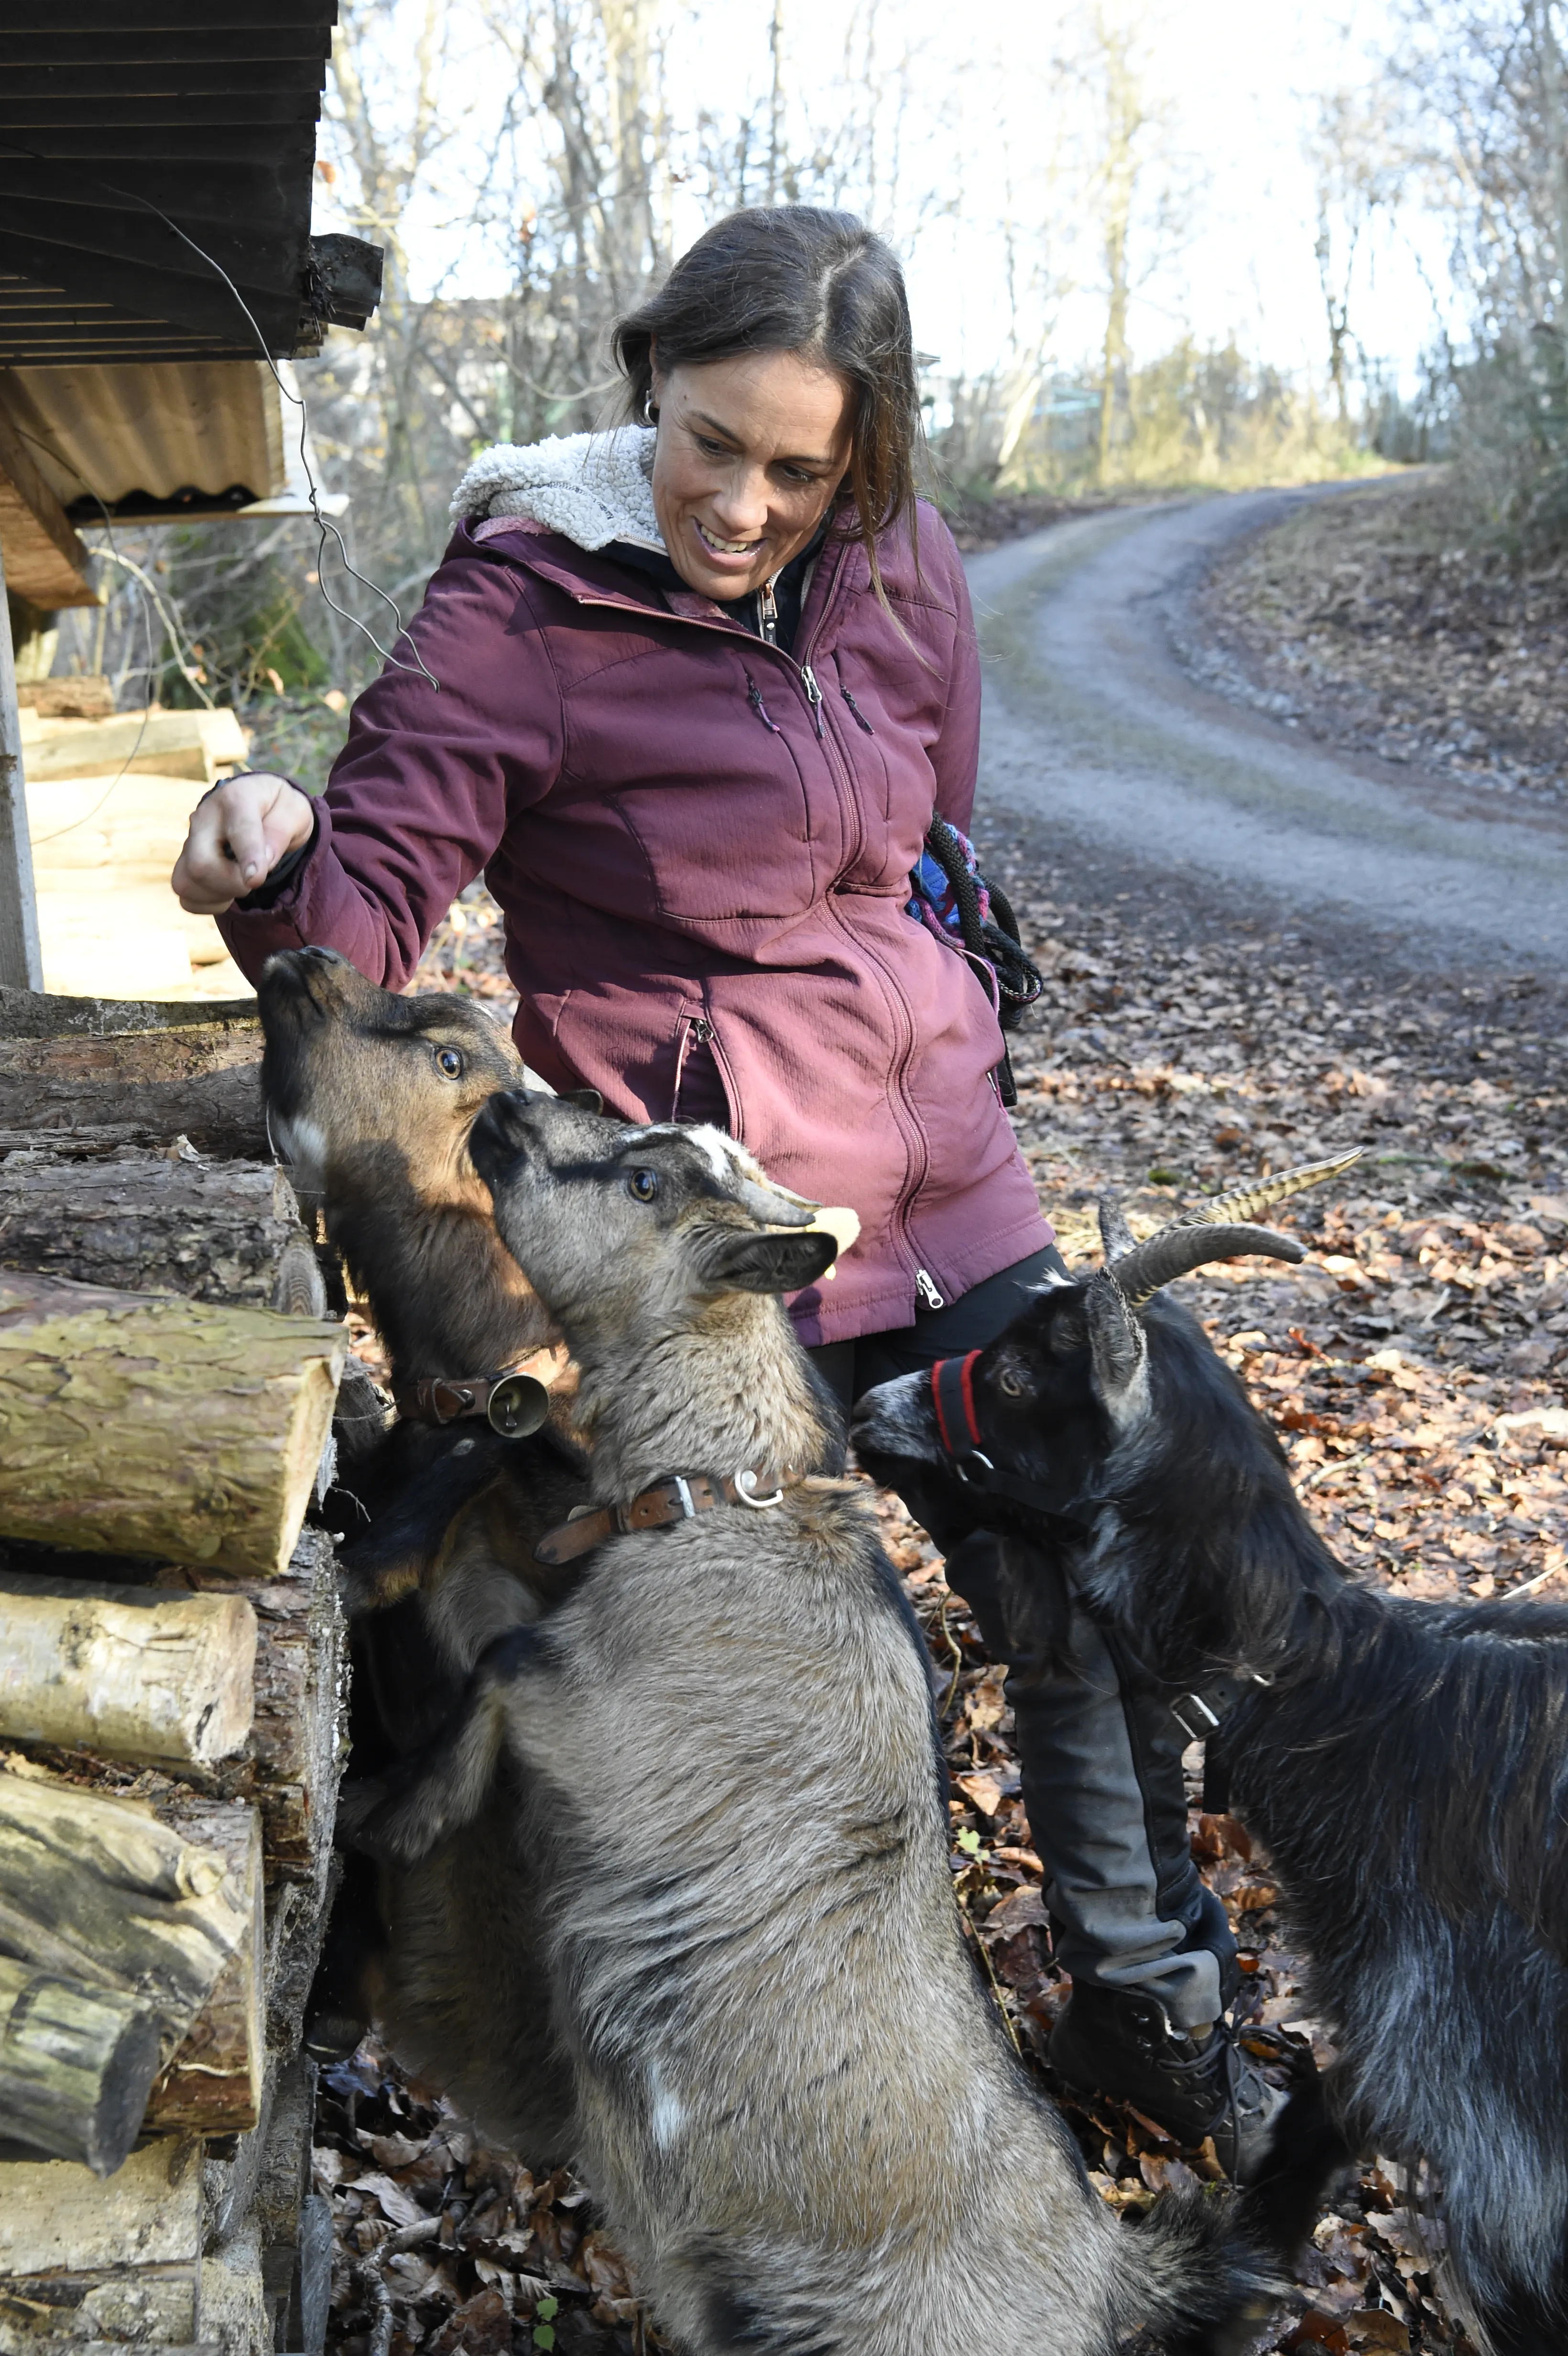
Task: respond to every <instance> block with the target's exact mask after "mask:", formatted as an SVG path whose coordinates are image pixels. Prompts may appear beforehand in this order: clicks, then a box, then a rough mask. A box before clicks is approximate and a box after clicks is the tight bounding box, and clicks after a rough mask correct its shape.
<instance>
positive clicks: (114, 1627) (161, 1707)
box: [0, 1571, 256, 1765]
mask: <svg viewBox="0 0 1568 2356" xmlns="http://www.w3.org/2000/svg"><path fill="white" fill-rule="evenodd" d="M255 1669H256V1614H255V1612H254V1611H253V1609H252V1608H251V1605H250V1604H249V1603H248V1602H247V1601H245V1599H244V1597H243V1596H240V1595H225V1594H216V1595H189V1596H172V1595H164V1594H160V1593H159V1592H158V1591H157V1590H155V1589H152V1588H146V1587H99V1586H85V1585H83V1584H81V1583H80V1581H78V1580H51V1579H34V1578H31V1577H29V1576H28V1575H27V1573H26V1572H19V1573H18V1572H12V1573H9V1574H7V1573H5V1572H4V1571H0V1735H5V1736H9V1737H11V1738H12V1739H17V1738H19V1739H21V1740H24V1741H30V1742H58V1743H61V1744H64V1745H67V1746H69V1745H71V1744H74V1743H80V1744H84V1745H85V1746H86V1747H87V1748H88V1749H90V1750H93V1751H106V1752H108V1753H109V1754H110V1755H111V1756H112V1757H118V1758H124V1759H170V1760H188V1761H190V1762H193V1763H195V1764H200V1765H206V1764H208V1763H209V1762H211V1761H213V1760H215V1759H227V1758H229V1756H230V1755H231V1754H232V1753H233V1752H234V1751H239V1750H240V1748H241V1747H242V1746H243V1744H244V1742H245V1740H246V1738H247V1737H248V1735H249V1734H250V1731H251V1720H252V1718H253V1716H254V1714H255V1693H254V1688H253V1683H252V1680H253V1678H254V1676H255Z"/></svg>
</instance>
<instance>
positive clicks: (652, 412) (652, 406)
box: [643, 384, 659, 425]
mask: <svg viewBox="0 0 1568 2356" xmlns="http://www.w3.org/2000/svg"><path fill="white" fill-rule="evenodd" d="M658 422H659V412H658V406H657V404H656V402H655V400H654V389H653V386H652V385H651V384H650V385H649V387H648V389H647V391H646V392H645V393H644V395H643V423H644V424H645V425H656V424H657V423H658Z"/></svg>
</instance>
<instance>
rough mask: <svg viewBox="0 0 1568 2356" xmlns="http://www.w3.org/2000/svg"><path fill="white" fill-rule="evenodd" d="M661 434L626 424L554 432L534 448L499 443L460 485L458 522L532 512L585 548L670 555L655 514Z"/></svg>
mask: <svg viewBox="0 0 1568 2356" xmlns="http://www.w3.org/2000/svg"><path fill="white" fill-rule="evenodd" d="M655 441H656V435H655V434H653V433H652V432H651V430H650V429H649V428H648V427H646V426H643V425H620V426H617V427H616V428H615V429H614V431H613V433H609V434H551V435H550V437H549V440H548V441H545V442H532V443H529V444H528V445H527V446H526V447H520V446H519V445H518V444H516V443H512V442H497V443H496V444H495V446H494V447H493V448H492V449H489V450H486V451H485V453H484V455H482V456H481V457H478V458H475V461H474V464H473V465H472V466H470V467H469V469H468V472H467V473H466V474H465V475H464V477H463V480H462V481H461V482H460V483H459V484H458V486H457V488H456V490H455V491H454V492H453V499H452V514H453V520H454V521H456V522H459V523H462V522H464V521H467V520H469V519H480V518H487V517H494V516H527V517H528V518H529V519H531V520H532V521H533V522H535V523H542V524H543V525H544V526H545V528H546V529H547V530H549V531H559V532H560V534H561V536H562V538H563V539H566V540H570V541H573V542H575V544H576V545H577V547H579V548H590V549H594V548H607V547H608V546H609V544H610V542H611V541H613V540H624V541H630V543H631V545H632V546H633V547H634V548H647V549H652V550H653V551H654V552H656V554H658V555H661V556H662V555H665V554H667V550H666V547H665V543H664V535H663V534H662V532H661V531H660V530H659V527H658V518H657V517H656V514H655V513H654V494H653V480H652V477H653V464H654V444H655Z"/></svg>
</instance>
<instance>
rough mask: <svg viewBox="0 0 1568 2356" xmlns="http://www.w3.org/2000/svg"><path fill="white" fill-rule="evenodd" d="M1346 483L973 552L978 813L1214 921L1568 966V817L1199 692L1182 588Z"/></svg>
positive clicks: (1110, 517) (1074, 527)
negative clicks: (1517, 806)
mask: <svg viewBox="0 0 1568 2356" xmlns="http://www.w3.org/2000/svg"><path fill="white" fill-rule="evenodd" d="M1332 496H1334V492H1333V490H1332V489H1328V490H1325V489H1317V490H1308V491H1258V492H1247V493H1242V494H1232V495H1230V496H1224V497H1215V498H1202V499H1197V500H1193V501H1190V502H1187V501H1184V502H1181V503H1178V504H1169V503H1167V504H1161V505H1159V506H1151V507H1139V508H1131V509H1127V508H1123V509H1114V510H1111V511H1109V512H1107V513H1106V514H1104V515H1098V516H1090V517H1081V518H1076V519H1073V520H1072V521H1070V522H1067V523H1063V524H1059V525H1056V526H1054V527H1052V528H1051V529H1049V530H1044V531H1040V532H1035V533H1032V534H1030V535H1029V537H1028V538H1027V539H1023V540H1018V541H1009V542H1008V543H1007V544H1005V545H1004V546H1002V547H1000V548H997V549H992V550H989V551H987V552H985V553H984V554H981V555H976V556H971V557H970V558H968V559H967V567H968V573H969V580H970V585H971V588H972V590H973V593H974V597H975V604H976V615H977V616H978V620H979V627H980V641H981V647H982V650H983V653H984V657H985V662H986V723H985V734H984V741H983V746H982V753H981V767H980V806H979V807H980V815H981V820H982V824H983V827H984V830H985V831H986V833H987V835H992V834H994V833H995V832H996V831H997V829H998V828H999V827H1001V826H1005V825H1012V826H1015V827H1017V828H1019V830H1022V831H1023V832H1025V833H1027V834H1028V835H1029V836H1030V837H1032V838H1034V839H1035V840H1036V841H1040V838H1041V837H1042V836H1044V837H1045V838H1046V839H1047V840H1048V841H1050V842H1051V845H1052V847H1053V849H1054V850H1055V851H1056V852H1057V853H1058V854H1059V862H1060V864H1061V865H1062V866H1065V867H1067V868H1068V869H1071V867H1072V863H1073V861H1074V859H1075V857H1084V858H1087V859H1090V860H1093V862H1094V863H1095V864H1096V865H1099V866H1104V865H1107V864H1108V865H1111V866H1114V867H1125V869H1126V870H1127V871H1129V878H1130V875H1131V873H1142V874H1144V875H1147V876H1151V877H1152V876H1153V875H1156V874H1158V875H1161V876H1163V877H1164V878H1165V879H1166V891H1167V894H1168V893H1169V890H1170V887H1171V886H1172V885H1174V886H1175V887H1176V889H1177V891H1178V893H1181V892H1182V890H1183V888H1184V887H1185V889H1186V890H1187V891H1188V892H1189V894H1190V897H1191V900H1192V903H1193V905H1192V908H1191V911H1190V913H1191V914H1192V915H1193V916H1195V917H1196V916H1199V913H1200V907H1201V908H1202V909H1203V910H1204V911H1206V912H1207V922H1208V923H1209V924H1215V923H1221V922H1222V921H1223V919H1224V915H1225V912H1226V910H1227V909H1228V908H1230V907H1232V906H1233V907H1234V908H1235V910H1236V911H1237V913H1238V914H1239V913H1240V912H1241V911H1242V909H1243V907H1244V908H1245V909H1246V910H1247V911H1248V912H1249V913H1251V912H1253V911H1255V910H1256V909H1257V908H1258V907H1260V906H1267V907H1269V908H1271V909H1272V910H1274V911H1275V912H1277V914H1278V915H1279V916H1284V917H1285V918H1287V919H1288V918H1297V919H1299V918H1302V917H1308V918H1312V919H1315V920H1317V922H1318V923H1319V924H1321V925H1322V926H1326V927H1327V928H1328V930H1329V931H1331V932H1335V933H1339V934H1340V935H1341V936H1344V935H1349V936H1350V937H1353V938H1355V939H1359V940H1360V943H1361V945H1362V947H1363V948H1364V949H1366V950H1372V951H1374V952H1381V955H1382V956H1384V957H1392V958H1394V959H1396V960H1403V958H1410V959H1412V960H1413V961H1414V962H1416V963H1418V964H1420V965H1422V966H1425V967H1429V968H1430V967H1434V966H1436V967H1442V966H1443V965H1444V964H1445V961H1446V960H1447V959H1448V958H1452V959H1453V961H1454V962H1455V963H1456V964H1457V965H1463V966H1466V967H1468V968H1470V969H1488V968H1489V969H1492V970H1493V971H1494V972H1497V971H1499V970H1500V969H1509V970H1518V969H1520V968H1521V967H1530V968H1532V969H1534V970H1535V971H1536V972H1537V973H1539V974H1540V975H1541V979H1542V980H1543V981H1544V980H1547V978H1548V977H1550V978H1551V979H1552V980H1553V981H1557V982H1561V981H1562V980H1563V979H1564V977H1568V824H1565V823H1564V822H1563V820H1562V819H1553V818H1552V817H1542V816H1541V815H1539V814H1537V813H1534V812H1531V813H1530V814H1529V815H1522V814H1521V815H1520V816H1518V817H1516V816H1514V815H1513V814H1512V813H1511V812H1507V813H1499V811H1498V810H1497V809H1496V808H1495V807H1493V808H1489V809H1485V810H1483V809H1481V808H1479V807H1478V806H1477V805H1476V804H1474V803H1472V802H1471V801H1470V800H1469V799H1468V798H1467V796H1466V794H1465V793H1464V792H1463V790H1462V789H1459V788H1456V787H1455V785H1454V784H1453V783H1452V781H1450V780H1447V779H1444V778H1439V777H1435V776H1430V775H1428V774H1426V773H1424V772H1422V771H1420V770H1417V769H1415V768H1413V767H1409V768H1405V767H1396V766H1393V765H1392V764H1391V763H1389V762H1386V761H1381V760H1379V759H1377V758H1376V757H1375V756H1372V755H1360V756H1358V755H1353V754H1347V753H1342V752H1339V751H1338V750H1335V749H1333V748H1331V747H1329V746H1327V745H1323V744H1314V743H1313V742H1311V741H1310V740H1309V739H1307V738H1306V737H1304V735H1303V734H1301V733H1300V732H1299V731H1297V730H1296V729H1295V728H1293V727H1291V726H1290V725H1289V724H1288V723H1285V722H1284V721H1280V720H1275V719H1273V718H1271V717H1270V716H1269V715H1268V714H1266V713H1264V712H1258V711H1255V710H1253V709H1251V708H1249V707H1247V706H1246V705H1244V704H1242V703H1233V702H1232V701H1229V700H1228V699H1226V698H1225V697H1224V696H1222V695H1221V694H1219V693H1217V692H1215V691H1212V690H1211V689H1210V688H1207V687H1205V686H1202V685H1200V683H1199V682H1198V681H1197V680H1195V679H1194V678H1193V677H1192V676H1191V675H1190V674H1189V671H1188V670H1186V669H1184V668H1183V667H1182V664H1181V663H1180V661H1179V659H1178V657H1177V654H1176V652H1175V650H1174V647H1173V642H1172V641H1173V637H1175V639H1176V640H1177V641H1178V642H1179V640H1180V639H1181V637H1182V635H1183V627H1182V626H1183V617H1184V613H1185V606H1186V600H1187V598H1188V597H1189V594H1190V592H1191V590H1192V589H1193V587H1194V586H1195V585H1196V584H1197V583H1198V582H1199V580H1200V578H1201V577H1202V574H1203V573H1204V572H1205V571H1206V570H1207V568H1208V566H1209V565H1210V564H1211V562H1212V561H1213V560H1214V558H1215V557H1216V556H1217V555H1218V554H1219V553H1220V552H1221V551H1222V550H1223V549H1224V548H1226V547H1227V546H1228V545H1229V544H1230V543H1232V541H1235V540H1237V539H1240V538H1241V537H1243V535H1245V534H1248V533H1251V532H1253V531H1256V530H1261V529H1263V528H1264V527H1265V526H1267V525H1269V524H1271V523H1275V522H1277V521H1279V520H1281V519H1283V518H1284V517H1285V516H1286V515H1288V514H1289V513H1290V512H1291V510H1292V509H1293V508H1294V507H1295V506H1296V505H1297V504H1298V503H1299V502H1300V501H1301V500H1302V499H1304V498H1323V497H1332Z"/></svg>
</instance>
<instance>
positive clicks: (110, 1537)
mask: <svg viewBox="0 0 1568 2356" xmlns="http://www.w3.org/2000/svg"><path fill="white" fill-rule="evenodd" d="M346 1353H347V1335H346V1333H345V1331H344V1329H343V1327H342V1326H341V1325H336V1324H328V1323H325V1322H324V1321H320V1320H316V1319H311V1318H303V1317H288V1318H283V1317H278V1316H275V1315H273V1314H272V1312H269V1311H266V1310H261V1309H248V1308H221V1307H218V1306H216V1305H211V1304H208V1303H207V1302H203V1301H182V1300H174V1299H160V1298H158V1297H155V1296H152V1295H148V1294H141V1293H123V1292H111V1291H107V1290H101V1289H100V1288H98V1287H96V1286H91V1285H76V1284H69V1283H66V1282H63V1281H61V1280H57V1279H55V1278H51V1277H40V1276H28V1275H13V1274H6V1273H3V1272H0V1536H4V1537H18V1538H27V1539H32V1540H34V1541H37V1542H40V1543H42V1544H44V1545H46V1546H59V1547H80V1548H84V1549H86V1550H87V1551H89V1552H93V1553H123V1554H139V1555H152V1556H162V1557H164V1558H167V1559H169V1560H172V1561H176V1562H195V1563H200V1564H204V1565H209V1566H211V1567H212V1568H213V1569H220V1570H231V1571H238V1572H241V1573H245V1574H249V1575H251V1576H261V1577H270V1576H275V1575H277V1574H278V1573H280V1572H282V1571H283V1570H284V1569H286V1568H287V1566H288V1561H289V1557H290V1555H291V1553H292V1552H293V1544H294V1540H295V1539H296V1537H298V1535H299V1531H300V1526H301V1523H302V1522H303V1520H304V1511H305V1507H306V1505H307V1504H308V1503H309V1500H310V1494H311V1490H312V1487H313V1484H314V1483H315V1474H316V1468H317V1466H318V1464H319V1462H320V1461H321V1452H322V1449H323V1447H324V1445H325V1440H326V1438H327V1434H328V1431H329V1430H330V1427H331V1421H332V1407H333V1401H334V1398H336V1389H337V1379H338V1376H339V1374H340V1373H341V1371H342V1366H343V1360H344V1357H345V1355H346Z"/></svg>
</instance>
